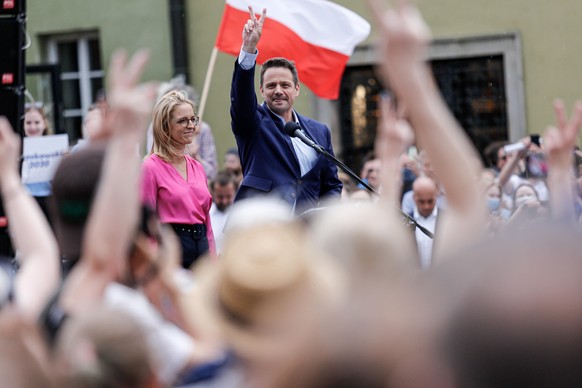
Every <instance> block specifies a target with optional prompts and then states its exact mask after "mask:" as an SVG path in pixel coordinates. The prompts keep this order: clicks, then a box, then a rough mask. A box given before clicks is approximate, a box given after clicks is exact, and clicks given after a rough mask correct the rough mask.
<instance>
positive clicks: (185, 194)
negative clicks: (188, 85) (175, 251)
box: [141, 91, 215, 268]
mask: <svg viewBox="0 0 582 388" xmlns="http://www.w3.org/2000/svg"><path fill="white" fill-rule="evenodd" d="M194 112H195V106H194V102H192V101H191V100H189V99H188V96H187V95H186V93H185V92H182V91H171V92H169V93H167V94H165V95H164V96H163V97H162V98H160V100H159V101H158V102H157V103H156V106H155V107H154V114H153V123H152V126H153V133H154V146H153V148H152V151H151V152H150V155H149V156H148V157H147V158H146V159H145V161H144V162H143V168H142V170H143V177H142V186H141V196H142V201H143V202H144V203H145V204H147V205H150V206H152V207H153V208H154V209H156V210H157V213H158V215H159V217H160V220H161V221H162V222H164V223H167V224H170V225H172V227H173V228H174V230H175V231H176V233H177V234H178V237H179V238H180V242H181V243H182V266H183V267H184V268H189V267H190V266H191V265H192V263H193V262H194V261H195V260H196V259H197V258H198V257H199V256H200V255H202V254H204V253H206V252H208V251H209V250H210V252H212V253H214V252H215V246H214V235H213V233H212V226H211V225H210V216H209V211H210V205H212V197H211V196H210V192H209V191H208V186H207V183H206V182H207V181H206V174H205V173H204V168H203V167H202V164H200V163H199V162H198V161H196V160H194V159H193V158H191V157H190V156H188V155H186V154H185V150H186V146H187V145H188V144H190V143H191V142H192V140H193V139H194V135H195V134H196V133H197V132H198V130H199V128H198V123H199V118H198V117H197V116H195V113H194Z"/></svg>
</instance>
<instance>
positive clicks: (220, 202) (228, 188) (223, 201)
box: [212, 183, 235, 212]
mask: <svg viewBox="0 0 582 388" xmlns="http://www.w3.org/2000/svg"><path fill="white" fill-rule="evenodd" d="M234 194H235V193H234V184H232V183H229V184H227V185H224V186H222V185H218V184H217V185H215V186H214V191H213V193H212V198H213V199H214V203H215V204H216V208H217V209H218V210H220V211H221V212H223V211H225V210H226V209H227V208H228V207H229V206H230V205H232V203H233V202H234Z"/></svg>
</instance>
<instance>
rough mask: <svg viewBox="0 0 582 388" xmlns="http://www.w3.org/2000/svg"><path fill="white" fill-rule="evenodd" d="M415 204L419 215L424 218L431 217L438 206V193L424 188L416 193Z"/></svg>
mask: <svg viewBox="0 0 582 388" xmlns="http://www.w3.org/2000/svg"><path fill="white" fill-rule="evenodd" d="M413 198H414V202H415V203H416V208H417V209H418V213H419V214H420V215H421V216H423V217H424V218H426V217H428V216H430V215H431V213H432V211H433V210H434V207H435V205H436V199H437V192H436V190H433V189H430V188H422V189H420V190H417V191H415V192H414V196H413Z"/></svg>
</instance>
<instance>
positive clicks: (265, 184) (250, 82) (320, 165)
mask: <svg viewBox="0 0 582 388" xmlns="http://www.w3.org/2000/svg"><path fill="white" fill-rule="evenodd" d="M254 80H255V67H254V66H253V68H252V69H249V70H244V69H243V68H242V67H240V65H239V64H238V60H237V61H236V62H235V67H234V74H233V77H232V86H231V91H230V103H231V105H230V115H231V119H232V122H231V126H232V132H233V133H234V136H235V138H236V143H237V145H238V152H239V156H240V160H241V165H242V169H243V176H244V178H243V181H242V183H241V185H240V188H239V190H238V192H237V194H236V198H235V201H238V200H241V199H245V198H250V197H254V196H258V195H266V194H274V195H277V196H278V197H280V198H282V199H283V200H284V201H285V202H287V203H289V204H291V205H293V204H295V203H296V211H301V210H306V209H309V208H313V207H316V206H318V205H319V202H320V199H325V198H330V197H339V196H340V194H341V190H342V183H341V181H340V180H339V179H338V177H337V168H336V167H335V165H334V164H333V163H331V162H330V161H328V160H327V159H326V158H325V157H324V156H322V155H320V154H317V160H316V162H315V165H314V166H313V168H312V169H311V170H310V171H309V172H307V173H306V174H305V175H304V176H301V172H300V167H299V162H298V160H297V156H296V155H295V150H294V148H293V144H292V141H291V138H290V137H289V135H287V134H286V133H285V130H284V124H283V122H282V120H280V119H279V117H277V116H276V115H275V114H274V113H273V112H271V110H270V109H269V108H268V107H267V106H266V104H263V105H259V104H258V102H257V96H256V94H255V81H254ZM297 118H298V120H299V123H300V125H301V128H302V129H303V131H304V132H305V133H306V134H307V136H308V137H309V138H311V139H312V140H313V141H315V142H316V143H317V144H319V145H321V146H322V147H323V148H325V149H326V150H327V151H328V152H329V153H331V154H333V149H332V145H331V133H330V131H329V129H328V128H327V127H326V126H325V125H324V124H322V123H319V122H317V121H315V120H312V119H310V118H308V117H305V116H301V115H299V114H297Z"/></svg>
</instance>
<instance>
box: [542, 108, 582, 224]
mask: <svg viewBox="0 0 582 388" xmlns="http://www.w3.org/2000/svg"><path fill="white" fill-rule="evenodd" d="M554 110H555V112H556V126H555V127H554V126H552V127H549V128H548V129H547V130H546V133H545V134H544V143H543V145H544V151H545V152H546V155H547V158H548V163H549V171H548V180H547V182H548V189H549V191H550V207H551V210H552V216H553V217H554V218H556V219H559V220H564V221H567V222H575V220H576V218H575V217H576V212H575V209H574V195H573V186H574V181H573V175H572V166H573V162H574V146H575V145H576V139H577V137H578V134H579V133H580V124H581V123H582V101H577V102H576V104H575V106H574V112H573V113H572V117H571V118H570V119H568V117H567V116H566V109H565V108H564V103H563V102H562V101H561V100H556V101H555V102H554Z"/></svg>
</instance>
